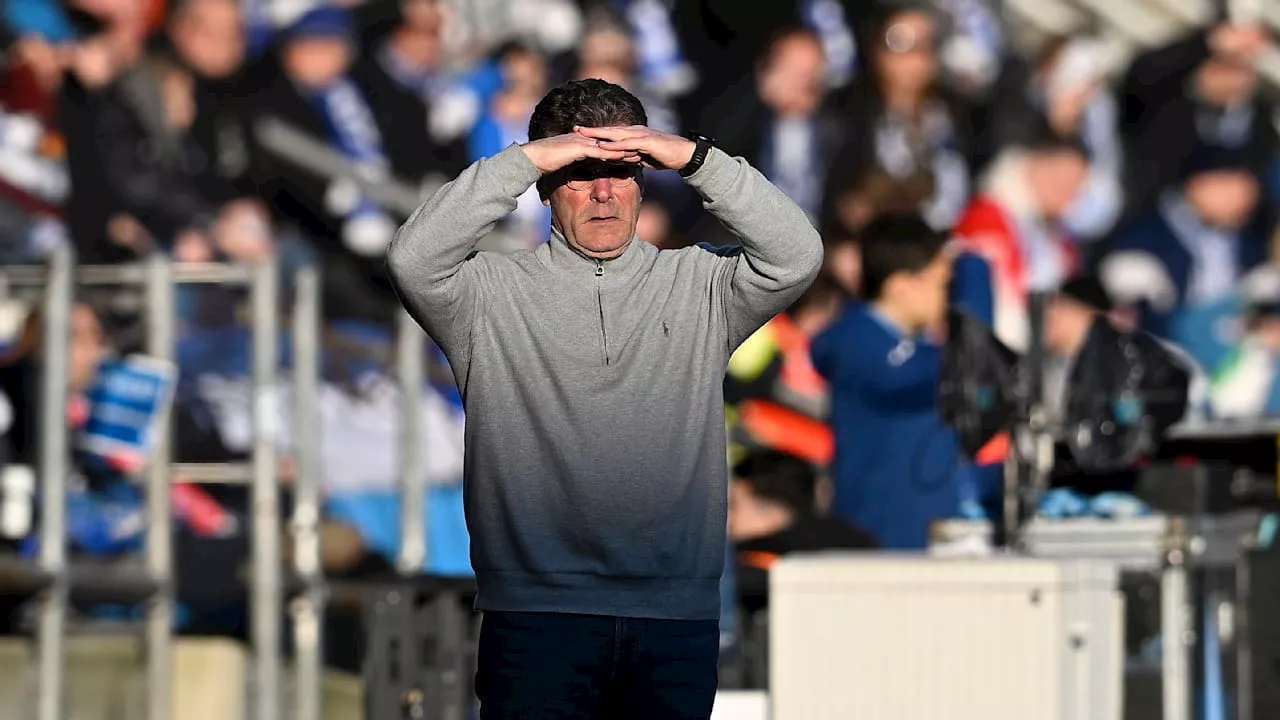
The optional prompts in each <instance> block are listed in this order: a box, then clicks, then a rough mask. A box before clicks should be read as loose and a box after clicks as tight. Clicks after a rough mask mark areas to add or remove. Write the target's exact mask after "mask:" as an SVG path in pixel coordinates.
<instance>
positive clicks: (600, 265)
mask: <svg viewBox="0 0 1280 720" xmlns="http://www.w3.org/2000/svg"><path fill="white" fill-rule="evenodd" d="M602 275H604V261H603V260H597V261H596V277H600V276H602Z"/></svg>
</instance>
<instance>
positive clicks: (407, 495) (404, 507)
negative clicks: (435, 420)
mask: <svg viewBox="0 0 1280 720" xmlns="http://www.w3.org/2000/svg"><path fill="white" fill-rule="evenodd" d="M425 364H426V344H425V343H424V342H423V335H422V330H421V329H420V328H419V327H418V324H417V322H415V321H414V319H413V318H412V317H411V316H410V315H409V313H407V312H404V311H401V312H400V315H399V324H398V327H397V328H396V372H397V373H398V374H399V378H400V402H401V408H400V554H399V557H397V558H396V569H398V570H399V571H400V572H401V573H402V574H404V575H414V574H417V573H420V572H422V568H423V565H425V564H426V560H427V528H426V522H425V520H424V518H423V513H424V512H425V511H426V487H427V483H426V473H425V469H426V468H425V464H424V462H423V460H424V459H425V458H424V457H423V455H424V453H423V448H422V384H423V377H424V375H425V372H424V366H425Z"/></svg>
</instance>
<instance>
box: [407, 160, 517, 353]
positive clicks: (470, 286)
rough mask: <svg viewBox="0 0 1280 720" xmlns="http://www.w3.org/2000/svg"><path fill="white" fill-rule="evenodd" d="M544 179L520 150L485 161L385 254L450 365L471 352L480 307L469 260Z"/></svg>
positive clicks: (430, 204)
mask: <svg viewBox="0 0 1280 720" xmlns="http://www.w3.org/2000/svg"><path fill="white" fill-rule="evenodd" d="M539 176H540V173H539V172H538V169H537V168H536V167H535V166H534V164H533V163H532V162H530V161H529V158H528V156H526V155H525V154H524V151H523V150H522V149H520V147H519V146H518V145H514V144H513V145H510V146H508V147H507V148H506V149H504V150H503V151H502V152H500V153H498V154H496V155H494V156H492V157H488V158H481V159H480V160H477V161H476V162H474V163H472V164H471V165H470V166H469V167H467V169H466V170H463V171H462V173H460V174H459V175H458V177H456V178H455V179H453V180H452V181H450V182H449V183H447V184H445V185H444V186H443V187H441V188H440V189H439V190H438V191H436V193H435V195H433V196H432V197H431V199H430V200H428V201H427V202H426V203H425V204H423V205H422V207H420V208H418V209H417V211H416V212H414V213H413V215H411V216H410V217H409V219H408V220H406V221H405V223H404V225H403V226H401V228H400V230H399V232H397V233H396V236H395V239H394V240H392V242H391V246H390V247H389V248H388V249H387V271H388V274H389V275H390V277H391V282H392V284H393V285H394V287H395V290H396V293H397V294H398V295H399V296H400V300H401V302H403V303H404V305H405V308H406V309H407V310H408V311H409V314H410V315H412V316H413V318H414V320H417V321H418V324H419V325H421V326H422V327H423V329H424V330H426V331H427V332H428V333H429V334H430V335H431V337H432V338H433V339H434V340H435V341H436V342H437V343H438V344H439V345H440V346H441V348H443V349H444V350H445V352H446V353H448V354H449V359H450V361H451V362H454V363H457V362H458V360H459V357H460V354H462V353H465V352H466V350H467V347H468V346H469V344H470V343H469V340H470V337H471V327H472V324H473V322H474V320H475V318H476V315H477V313H478V308H479V303H480V302H481V301H482V297H481V293H480V290H479V287H478V282H477V276H476V272H477V271H476V267H475V264H474V263H472V262H470V260H471V257H472V252H473V251H474V250H475V247H476V244H477V243H478V242H479V241H480V240H481V239H482V238H484V236H485V235H487V234H488V233H489V232H490V231H491V230H492V229H493V227H494V226H495V225H497V223H498V221H499V220H501V219H502V218H504V217H506V216H507V215H509V214H511V213H512V212H513V211H514V210H515V209H516V200H517V198H519V197H520V195H522V194H523V193H524V192H525V191H526V190H528V189H529V186H531V185H532V184H533V183H534V182H536V181H537V180H538V177H539Z"/></svg>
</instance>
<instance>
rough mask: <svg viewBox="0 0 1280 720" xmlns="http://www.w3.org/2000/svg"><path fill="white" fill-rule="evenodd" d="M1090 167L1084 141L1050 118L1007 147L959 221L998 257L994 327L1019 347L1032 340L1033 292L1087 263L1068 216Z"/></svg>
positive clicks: (966, 241)
mask: <svg viewBox="0 0 1280 720" xmlns="http://www.w3.org/2000/svg"><path fill="white" fill-rule="evenodd" d="M1088 173H1089V163H1088V159H1087V157H1086V155H1085V151H1084V149H1083V148H1082V147H1081V146H1080V144H1079V142H1077V141H1076V140H1075V139H1073V138H1064V137H1062V136H1060V135H1057V134H1056V133H1055V132H1054V131H1053V130H1052V129H1051V128H1047V127H1043V126H1042V127H1041V129H1040V131H1039V132H1037V133H1036V134H1035V137H1034V138H1033V139H1031V140H1030V141H1028V142H1026V143H1023V144H1021V145H1019V146H1016V147H1011V148H1009V149H1007V150H1005V151H1004V152H1002V153H1001V154H1000V157H999V158H998V159H997V160H996V161H995V162H994V163H993V164H992V166H991V168H990V169H989V170H988V172H987V175H986V177H985V179H984V180H983V184H982V189H981V190H980V191H979V193H978V194H977V196H975V197H974V199H973V202H972V203H971V204H970V205H969V207H968V209H966V210H965V213H964V216H963V217H962V218H960V222H959V223H957V224H956V227H955V234H956V236H957V239H958V240H959V241H960V243H961V244H962V245H963V246H964V247H965V248H967V249H969V250H971V251H972V252H974V253H975V254H977V255H979V256H981V257H982V258H984V259H985V260H986V261H987V263H988V264H989V265H990V268H991V276H992V278H991V281H992V283H993V285H994V287H993V288H992V289H993V291H994V294H995V309H994V329H995V332H996V335H997V336H998V337H999V338H1000V340H1001V341H1002V342H1004V343H1005V344H1006V345H1008V346H1010V347H1012V348H1015V349H1019V350H1021V349H1025V348H1026V347H1027V346H1028V337H1027V334H1028V331H1029V324H1028V320H1027V314H1026V313H1027V308H1026V305H1027V294H1028V293H1030V292H1036V291H1051V290H1054V289H1055V288H1057V286H1058V284H1059V283H1061V282H1062V281H1063V280H1065V279H1066V278H1068V277H1070V276H1071V275H1072V274H1074V272H1075V270H1076V268H1077V267H1079V265H1080V258H1079V252H1078V249H1077V248H1076V247H1075V244H1074V243H1073V242H1072V240H1071V238H1070V236H1069V235H1068V234H1067V233H1066V232H1065V230H1064V229H1063V227H1062V220H1063V217H1064V215H1065V214H1066V212H1067V211H1068V209H1069V208H1070V207H1071V205H1072V203H1073V202H1074V201H1075V199H1076V197H1077V196H1078V195H1079V192H1080V187H1081V186H1082V184H1083V183H1084V182H1085V179H1086V178H1087V177H1088Z"/></svg>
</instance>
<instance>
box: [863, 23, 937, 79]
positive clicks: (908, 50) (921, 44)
mask: <svg viewBox="0 0 1280 720" xmlns="http://www.w3.org/2000/svg"><path fill="white" fill-rule="evenodd" d="M936 40H937V38H936V37H934V27H933V21H932V20H931V19H930V18H929V16H928V15H925V14H924V13H920V12H904V13H899V14H897V15H894V16H893V17H891V18H889V22H888V23H886V24H885V32H884V35H883V36H882V37H879V38H876V41H877V44H876V47H875V50H874V51H873V52H874V57H875V66H876V71H877V74H878V75H879V76H880V83H881V87H882V89H883V90H884V92H885V93H886V94H888V95H891V96H893V95H899V94H905V95H911V96H920V95H923V94H924V92H925V90H927V89H928V88H929V86H930V85H931V84H933V80H934V77H935V75H936V74H937V71H938V56H937V51H936V45H935V42H936Z"/></svg>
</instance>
